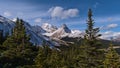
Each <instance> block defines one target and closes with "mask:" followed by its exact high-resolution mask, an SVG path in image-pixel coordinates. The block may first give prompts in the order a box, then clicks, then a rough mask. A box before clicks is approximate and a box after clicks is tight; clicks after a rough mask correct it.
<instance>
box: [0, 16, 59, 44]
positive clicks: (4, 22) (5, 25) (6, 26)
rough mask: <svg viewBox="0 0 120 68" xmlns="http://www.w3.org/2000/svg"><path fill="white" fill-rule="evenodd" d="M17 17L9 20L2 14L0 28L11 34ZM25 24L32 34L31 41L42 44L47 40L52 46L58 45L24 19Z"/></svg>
mask: <svg viewBox="0 0 120 68" xmlns="http://www.w3.org/2000/svg"><path fill="white" fill-rule="evenodd" d="M15 21H16V19H14V20H13V21H12V20H9V19H7V18H5V17H3V16H0V30H3V34H4V35H5V34H7V33H9V35H11V32H12V29H13V28H14V26H15ZM24 25H25V27H26V33H27V34H28V35H30V39H31V40H30V42H32V43H33V44H35V45H42V44H43V41H44V42H46V43H47V44H48V45H50V46H54V45H58V44H57V43H56V42H54V41H51V40H50V39H49V38H46V37H44V36H43V35H42V34H39V35H38V34H37V33H36V31H35V30H34V29H33V27H32V26H31V25H30V24H28V23H27V22H25V21H24Z"/></svg>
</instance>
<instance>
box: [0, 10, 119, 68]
mask: <svg viewBox="0 0 120 68" xmlns="http://www.w3.org/2000/svg"><path fill="white" fill-rule="evenodd" d="M92 16H93V15H92V10H91V9H89V11H88V19H87V28H86V30H85V35H84V38H77V41H76V39H72V41H76V43H74V44H69V46H59V47H52V48H51V47H49V45H48V44H47V43H43V44H42V46H35V45H33V44H32V43H31V42H30V35H27V34H26V28H25V26H24V23H23V20H22V19H17V21H16V23H15V24H16V26H15V27H14V29H13V30H12V35H8V34H6V36H3V31H2V30H0V68H120V56H119V54H118V52H117V51H116V50H115V49H114V47H113V46H114V44H112V42H111V43H109V44H105V43H102V42H101V41H100V40H99V37H100V36H101V34H99V31H100V30H99V28H94V21H93V19H92ZM81 39H82V41H81ZM64 40H67V39H64ZM43 42H44V41H43ZM103 44H104V45H103ZM106 46H107V47H106Z"/></svg>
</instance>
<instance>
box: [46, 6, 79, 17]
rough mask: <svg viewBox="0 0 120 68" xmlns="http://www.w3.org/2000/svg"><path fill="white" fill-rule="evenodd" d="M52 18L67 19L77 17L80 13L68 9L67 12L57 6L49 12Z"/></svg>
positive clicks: (76, 10)
mask: <svg viewBox="0 0 120 68" xmlns="http://www.w3.org/2000/svg"><path fill="white" fill-rule="evenodd" d="M48 12H49V13H50V15H51V17H52V18H60V19H67V18H70V17H76V16H77V15H78V13H79V10H78V9H67V10H65V9H64V8H62V7H59V6H56V7H52V8H50V9H49V11H48Z"/></svg>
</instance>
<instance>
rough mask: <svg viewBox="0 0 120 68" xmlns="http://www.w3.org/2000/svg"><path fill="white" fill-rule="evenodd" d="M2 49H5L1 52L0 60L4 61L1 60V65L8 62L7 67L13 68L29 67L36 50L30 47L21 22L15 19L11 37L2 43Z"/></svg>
mask: <svg viewBox="0 0 120 68" xmlns="http://www.w3.org/2000/svg"><path fill="white" fill-rule="evenodd" d="M3 47H5V48H6V49H7V50H6V51H4V52H3V56H2V58H4V61H3V59H1V61H3V62H2V64H3V65H4V63H6V62H8V64H7V65H11V66H12V68H14V67H16V66H18V65H21V66H23V65H25V64H26V65H31V64H32V63H34V62H33V61H34V58H35V56H36V53H35V52H36V51H37V48H36V47H35V46H32V44H31V42H30V38H29V36H28V35H27V34H26V29H25V26H24V22H23V20H21V19H17V21H16V26H15V27H14V29H13V31H12V35H11V36H9V37H8V38H7V40H6V41H5V42H4V43H3ZM5 58H6V59H7V60H6V59H5ZM5 60H6V61H5ZM16 61H17V62H16Z"/></svg>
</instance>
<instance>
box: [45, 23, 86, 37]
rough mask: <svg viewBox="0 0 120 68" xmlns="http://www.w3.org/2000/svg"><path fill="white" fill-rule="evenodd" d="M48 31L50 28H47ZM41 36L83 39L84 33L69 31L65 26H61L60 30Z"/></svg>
mask: <svg viewBox="0 0 120 68" xmlns="http://www.w3.org/2000/svg"><path fill="white" fill-rule="evenodd" d="M45 24H46V23H45ZM49 25H50V24H49ZM49 29H51V28H50V27H49ZM43 35H46V36H48V37H51V38H63V37H71V38H75V37H83V35H84V33H83V32H82V31H80V30H70V29H69V28H68V27H67V25H66V24H63V25H62V26H61V27H60V28H58V29H57V30H55V31H54V32H47V31H46V33H43Z"/></svg>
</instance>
